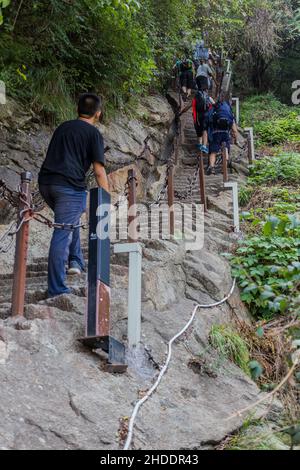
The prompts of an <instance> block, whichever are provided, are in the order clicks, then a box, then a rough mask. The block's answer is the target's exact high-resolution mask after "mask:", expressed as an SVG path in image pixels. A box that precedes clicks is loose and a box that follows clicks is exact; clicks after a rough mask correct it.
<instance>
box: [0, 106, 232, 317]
mask: <svg viewBox="0 0 300 470" xmlns="http://www.w3.org/2000/svg"><path fill="white" fill-rule="evenodd" d="M196 144H197V138H196V133H195V130H194V124H193V118H192V113H191V112H188V113H187V114H186V116H185V128H184V143H183V145H182V150H183V151H182V152H180V154H181V158H180V161H179V162H178V166H177V167H176V169H175V181H174V187H175V191H178V192H179V193H182V192H185V191H186V190H187V189H188V188H189V181H190V180H191V179H193V176H194V174H195V170H196V168H197V150H196ZM207 164H208V157H204V165H205V168H206V166H207ZM237 178H238V175H237V174H230V180H231V181H236V180H237ZM205 183H206V194H207V198H208V208H209V209H213V210H212V211H211V212H210V211H209V212H208V214H207V215H206V216H205V231H206V236H205V240H206V243H210V239H209V233H210V229H211V228H214V237H216V236H218V235H220V238H219V240H218V243H219V245H220V246H221V247H222V246H223V247H224V248H225V249H226V248H227V247H228V242H227V241H226V240H225V239H224V231H225V232H231V231H232V215H231V214H230V213H228V201H230V198H231V196H230V195H229V192H228V191H225V190H224V188H223V177H222V174H221V171H218V172H217V174H216V175H214V176H209V177H206V178H205ZM224 198H225V199H226V201H225V203H224V204H223V202H224ZM163 202H166V195H165V199H163ZM175 202H176V203H191V202H194V203H198V204H200V191H199V174H198V173H197V180H196V182H195V185H194V187H193V191H192V195H191V197H190V198H185V199H184V200H182V199H181V198H178V197H177V198H175ZM229 204H231V203H230V202H229ZM166 217H167V215H166ZM166 223H168V221H167V220H166ZM140 225H141V227H142V228H143V229H146V227H147V226H148V213H146V212H145V213H141V214H140ZM85 238H86V234H85ZM83 251H84V255H85V257H86V258H87V253H88V246H87V240H86V239H85V240H84V241H83ZM45 254H46V253H45ZM124 269H125V270H127V269H128V268H127V257H126V255H123V257H122V256H120V255H118V258H116V256H115V255H114V254H113V248H112V254H111V274H112V284H114V283H115V278H118V275H119V274H120V270H121V271H122V270H124ZM122 273H123V272H122ZM122 273H121V274H122ZM86 281H87V275H86V273H83V274H82V275H81V276H68V279H67V284H68V286H69V287H71V288H72V291H73V292H74V294H76V295H78V296H80V297H84V296H85V289H86ZM12 282H13V274H12V273H10V274H0V318H6V317H7V316H9V314H10V308H11V294H12ZM116 287H117V286H116ZM124 295H125V293H124ZM46 298H47V257H46V256H43V257H39V258H36V259H34V260H33V262H32V263H31V264H29V265H28V267H27V283H26V304H34V303H38V302H41V301H44V300H45V299H46Z"/></svg>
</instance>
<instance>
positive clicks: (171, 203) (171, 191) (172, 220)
mask: <svg viewBox="0 0 300 470" xmlns="http://www.w3.org/2000/svg"><path fill="white" fill-rule="evenodd" d="M168 206H169V230H170V235H172V236H174V233H175V212H174V166H173V165H171V166H170V168H169V171H168Z"/></svg>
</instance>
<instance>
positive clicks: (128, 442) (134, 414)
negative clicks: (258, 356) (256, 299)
mask: <svg viewBox="0 0 300 470" xmlns="http://www.w3.org/2000/svg"><path fill="white" fill-rule="evenodd" d="M235 285H236V279H234V281H233V284H232V287H231V290H230V292H229V294H228V295H227V296H226V297H225V298H224V299H223V300H220V301H219V302H215V303H213V304H207V305H201V304H198V305H196V307H195V308H194V311H193V313H192V316H191V318H190V320H189V321H188V323H187V324H186V325H185V327H184V328H183V329H182V330H181V331H180V332H179V333H177V334H176V335H175V336H174V337H173V338H172V339H171V340H170V341H169V343H168V356H167V360H166V362H165V365H164V366H163V368H162V369H161V371H160V373H159V375H158V377H157V380H156V382H155V383H154V385H153V386H152V387H151V388H150V390H148V392H147V393H146V395H145V396H144V397H143V398H142V399H141V400H139V401H138V402H137V403H136V405H135V407H134V410H133V412H132V415H131V418H130V421H129V426H128V435H127V439H126V442H125V445H124V448H123V450H128V449H129V448H130V445H131V441H132V437H133V428H134V423H135V419H136V417H137V414H138V412H139V409H140V408H141V406H142V405H143V404H144V403H145V402H146V401H147V400H148V399H149V398H150V397H151V395H152V394H153V393H154V392H155V390H156V389H157V387H158V386H159V384H160V382H161V380H162V378H163V376H164V375H165V373H166V372H167V369H168V366H169V363H170V360H171V356H172V344H173V343H174V341H176V340H177V339H178V338H180V336H182V335H183V334H184V333H185V332H186V330H187V329H188V328H189V327H190V325H191V324H192V323H193V321H194V318H195V316H196V313H197V311H198V309H199V308H213V307H218V305H221V304H223V303H225V302H226V301H227V300H228V299H229V298H230V297H231V295H232V294H233V291H234V289H235Z"/></svg>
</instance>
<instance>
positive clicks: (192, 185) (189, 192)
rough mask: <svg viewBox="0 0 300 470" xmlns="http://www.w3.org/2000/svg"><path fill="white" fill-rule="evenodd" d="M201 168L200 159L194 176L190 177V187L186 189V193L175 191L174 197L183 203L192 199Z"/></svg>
mask: <svg viewBox="0 0 300 470" xmlns="http://www.w3.org/2000/svg"><path fill="white" fill-rule="evenodd" d="M199 168H200V161H199V159H198V162H197V167H196V169H195V171H194V173H193V176H192V177H188V185H189V187H188V189H186V190H185V191H176V190H175V191H174V196H175V197H176V198H177V199H179V200H180V201H183V200H186V199H189V198H191V197H192V194H193V190H194V189H195V186H196V183H197V180H198V174H199Z"/></svg>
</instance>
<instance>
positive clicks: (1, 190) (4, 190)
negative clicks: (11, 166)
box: [0, 180, 20, 207]
mask: <svg viewBox="0 0 300 470" xmlns="http://www.w3.org/2000/svg"><path fill="white" fill-rule="evenodd" d="M19 197H20V192H19V191H13V190H12V189H10V188H8V186H7V185H6V184H5V182H4V181H2V180H0V199H4V200H6V201H8V202H9V203H10V204H11V205H12V206H13V207H19V201H20V199H19Z"/></svg>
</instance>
